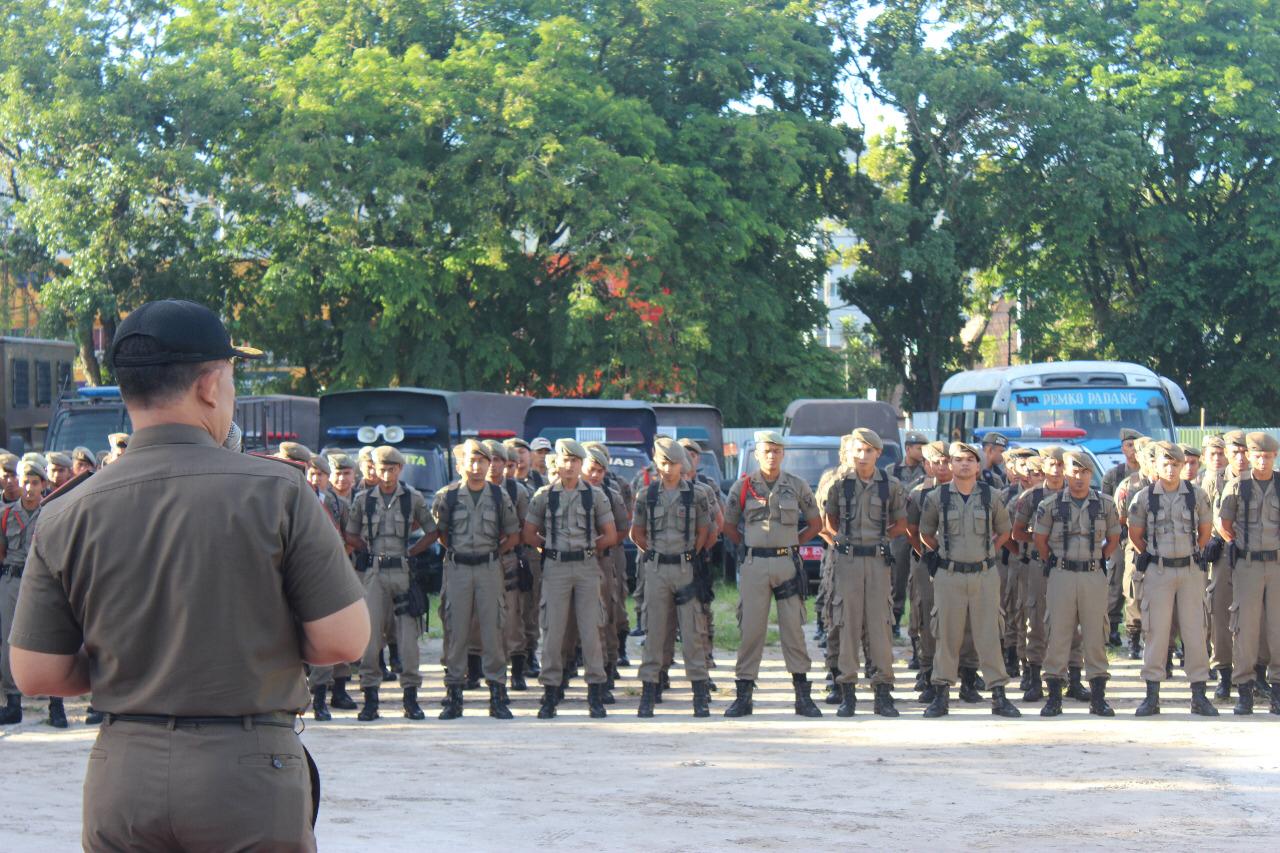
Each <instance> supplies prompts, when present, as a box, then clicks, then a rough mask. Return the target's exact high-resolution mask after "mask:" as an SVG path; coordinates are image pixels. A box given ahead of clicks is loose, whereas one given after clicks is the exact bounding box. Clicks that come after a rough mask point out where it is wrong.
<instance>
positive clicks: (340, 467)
mask: <svg viewBox="0 0 1280 853" xmlns="http://www.w3.org/2000/svg"><path fill="white" fill-rule="evenodd" d="M329 465H330V466H331V467H332V468H333V470H335V471H354V470H355V468H356V460H354V459H352V458H351V457H350V456H348V455H347V454H345V453H331V454H330V455H329Z"/></svg>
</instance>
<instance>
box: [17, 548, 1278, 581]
mask: <svg viewBox="0 0 1280 853" xmlns="http://www.w3.org/2000/svg"><path fill="white" fill-rule="evenodd" d="M1237 557H1238V558H1239V559H1241V560H1253V561H1255V562H1258V563H1268V562H1271V561H1272V560H1277V559H1280V551H1241V552H1239V553H1238V554H1237ZM18 576H19V577H21V576H22V571H21V570H19V571H18Z"/></svg>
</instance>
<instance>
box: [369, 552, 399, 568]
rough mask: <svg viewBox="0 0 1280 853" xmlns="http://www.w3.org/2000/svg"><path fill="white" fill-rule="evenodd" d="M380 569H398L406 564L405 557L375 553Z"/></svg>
mask: <svg viewBox="0 0 1280 853" xmlns="http://www.w3.org/2000/svg"><path fill="white" fill-rule="evenodd" d="M374 559H375V560H377V561H378V568H380V569H398V568H400V567H401V566H403V565H404V558H403V557H388V556H386V555H385V554H374Z"/></svg>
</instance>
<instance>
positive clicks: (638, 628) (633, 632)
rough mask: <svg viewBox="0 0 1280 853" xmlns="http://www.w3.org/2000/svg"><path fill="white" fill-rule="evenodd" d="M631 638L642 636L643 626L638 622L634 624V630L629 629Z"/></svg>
mask: <svg viewBox="0 0 1280 853" xmlns="http://www.w3.org/2000/svg"><path fill="white" fill-rule="evenodd" d="M631 636H632V637H643V636H644V626H643V625H641V624H640V623H639V622H638V621H637V622H636V626H635V627H634V628H632V629H631Z"/></svg>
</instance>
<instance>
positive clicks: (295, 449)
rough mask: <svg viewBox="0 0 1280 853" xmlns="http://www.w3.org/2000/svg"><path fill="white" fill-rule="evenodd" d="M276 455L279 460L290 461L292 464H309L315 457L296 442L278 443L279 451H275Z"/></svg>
mask: <svg viewBox="0 0 1280 853" xmlns="http://www.w3.org/2000/svg"><path fill="white" fill-rule="evenodd" d="M276 455H277V456H279V457H280V458H281V459H292V460H293V461H294V462H310V461H311V458H312V457H313V456H315V454H314V453H312V452H311V451H310V450H308V449H307V448H306V446H305V445H302V444H299V443H298V442H296V441H282V442H280V449H279V450H277V451H276Z"/></svg>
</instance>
